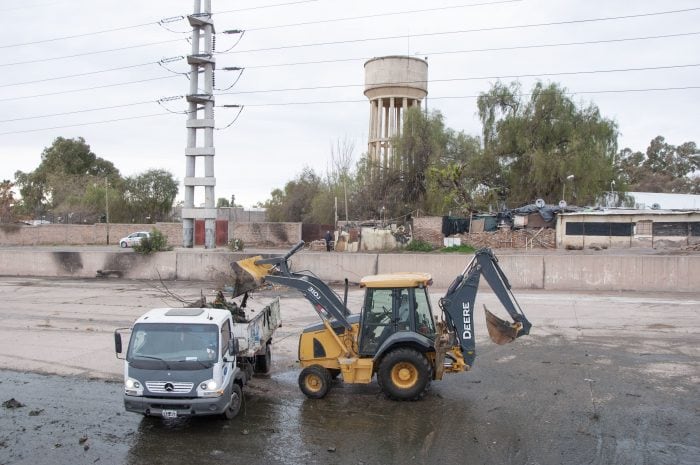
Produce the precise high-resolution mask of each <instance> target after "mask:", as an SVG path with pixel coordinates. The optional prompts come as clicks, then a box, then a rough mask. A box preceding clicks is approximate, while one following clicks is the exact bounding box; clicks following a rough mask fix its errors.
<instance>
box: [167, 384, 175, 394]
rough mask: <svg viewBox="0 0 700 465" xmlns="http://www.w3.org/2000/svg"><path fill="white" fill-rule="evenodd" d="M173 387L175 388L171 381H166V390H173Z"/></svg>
mask: <svg viewBox="0 0 700 465" xmlns="http://www.w3.org/2000/svg"><path fill="white" fill-rule="evenodd" d="M173 389H175V386H173V385H172V384H171V383H165V390H166V391H168V392H173Z"/></svg>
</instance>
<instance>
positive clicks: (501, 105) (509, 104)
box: [477, 82, 618, 206]
mask: <svg viewBox="0 0 700 465" xmlns="http://www.w3.org/2000/svg"><path fill="white" fill-rule="evenodd" d="M477 105H478V109H479V117H480V119H481V122H482V125H483V134H484V151H485V157H486V158H485V159H486V160H488V159H489V157H493V158H495V159H496V160H497V161H498V164H499V165H500V167H501V169H502V177H503V178H502V179H503V181H504V182H503V184H502V185H500V186H497V189H500V190H502V191H505V192H502V193H503V194H505V195H507V198H508V201H509V203H510V206H517V205H521V204H526V203H531V202H533V201H534V200H535V199H537V198H544V199H545V200H546V201H548V202H550V203H556V202H557V201H558V200H559V198H560V197H561V195H562V191H563V189H564V186H565V185H566V186H567V190H568V189H570V192H571V193H572V194H571V197H570V198H572V199H573V201H574V202H576V203H579V204H586V203H592V202H594V201H595V200H596V199H597V198H598V197H599V196H600V193H601V192H603V191H605V190H608V189H607V186H609V185H610V182H611V181H613V180H615V179H616V176H617V173H616V169H615V158H616V157H615V156H616V151H617V135H618V133H617V126H616V124H615V123H614V122H613V121H611V120H609V119H606V118H604V117H602V116H601V114H600V111H599V110H598V108H597V107H596V106H595V105H593V104H592V103H591V104H589V105H588V106H585V107H584V106H578V105H576V103H574V102H573V101H572V100H571V99H570V98H569V97H568V96H567V95H566V89H564V88H561V87H559V86H558V85H557V84H549V85H545V84H543V83H541V82H539V83H537V84H535V86H534V87H533V89H532V91H531V93H530V98H529V99H527V100H524V98H523V95H521V94H519V86H518V85H517V84H511V85H510V86H505V85H503V84H501V83H498V84H496V85H494V86H493V87H492V89H491V90H490V91H489V92H486V93H484V94H482V95H480V96H479V99H478V102H477ZM572 176H573V177H572ZM567 180H568V181H567ZM565 183H566V184H565ZM567 197H568V196H567Z"/></svg>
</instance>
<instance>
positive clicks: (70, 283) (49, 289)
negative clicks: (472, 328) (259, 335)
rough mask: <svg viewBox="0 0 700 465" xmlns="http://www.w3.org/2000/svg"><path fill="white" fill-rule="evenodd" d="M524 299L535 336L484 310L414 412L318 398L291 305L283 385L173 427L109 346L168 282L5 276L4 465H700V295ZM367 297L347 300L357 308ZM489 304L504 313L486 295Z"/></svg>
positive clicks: (347, 398)
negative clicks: (301, 376)
mask: <svg viewBox="0 0 700 465" xmlns="http://www.w3.org/2000/svg"><path fill="white" fill-rule="evenodd" d="M166 285H167V286H168V292H170V293H171V294H176V295H177V296H179V297H181V298H183V299H184V300H194V299H196V298H198V297H199V295H200V292H204V293H205V294H207V295H211V292H210V291H211V290H210V289H208V288H206V285H203V284H201V283H166ZM440 294H441V291H440V290H434V291H433V295H434V296H435V298H436V299H437V296H439V295H440ZM268 297H270V295H269V294H264V293H263V294H259V295H257V296H256V298H258V299H261V300H264V299H266V298H268ZM517 297H518V300H519V302H520V303H521V305H522V307H523V309H524V310H525V312H526V314H527V315H528V317H529V318H530V320H531V321H532V322H533V324H534V327H533V331H532V333H531V336H529V337H526V338H525V337H524V338H520V339H518V341H516V342H514V343H513V344H509V345H506V346H495V345H493V344H491V343H490V342H487V339H486V338H485V337H484V336H483V335H484V334H485V328H484V322H483V315H481V314H479V315H478V316H477V319H476V330H477V332H478V335H477V342H478V346H477V350H478V358H477V362H476V365H475V367H474V369H473V370H472V371H471V372H469V373H464V374H460V375H452V376H449V377H447V378H446V379H445V380H443V381H440V382H434V383H433V384H432V386H431V388H430V391H429V393H428V395H427V396H426V397H425V398H424V399H423V400H421V401H419V402H410V403H402V402H392V401H389V400H386V399H385V398H384V397H383V396H382V395H381V393H380V391H379V387H378V386H377V385H376V383H372V384H370V385H366V386H351V385H343V384H342V383H338V384H336V385H334V386H333V388H332V390H331V392H330V394H329V395H328V396H327V397H326V398H325V399H323V400H319V401H312V400H308V399H306V398H305V397H304V396H303V395H302V394H301V393H300V392H299V390H298V388H297V380H296V379H297V375H298V369H297V366H296V363H295V359H294V358H295V353H296V338H297V335H298V332H299V330H300V328H301V327H303V326H304V325H306V324H308V323H312V322H316V317H315V314H314V313H313V310H312V309H311V308H310V306H309V305H308V304H306V303H305V301H303V300H302V299H300V298H298V297H296V296H294V295H293V294H285V295H283V296H282V311H283V319H284V326H283V328H281V330H280V331H279V332H278V333H277V336H276V339H275V343H274V345H273V351H274V355H273V372H272V375H271V377H269V378H258V379H254V380H253V381H252V382H251V384H250V385H249V386H248V387H247V389H246V391H245V406H244V410H243V411H242V412H241V414H240V415H239V417H237V418H236V419H234V420H233V421H229V422H227V421H225V420H220V419H214V418H197V419H178V420H175V421H165V420H160V419H152V418H142V417H140V416H138V415H135V414H128V413H125V412H124V411H123V406H122V404H121V393H122V386H121V381H120V376H121V365H120V362H119V361H118V360H116V359H115V357H114V354H113V348H112V337H111V333H112V331H113V330H114V328H116V327H119V326H128V324H129V323H130V322H131V321H133V319H135V318H136V317H137V316H138V315H140V314H141V313H143V312H145V311H146V310H147V309H149V308H152V307H157V306H164V305H175V304H176V303H177V302H176V301H175V300H174V299H173V298H172V297H170V298H168V297H167V296H166V294H165V291H164V290H163V289H162V288H161V289H156V288H154V287H153V286H152V285H151V284H148V283H138V282H129V281H117V280H115V281H112V280H108V281H99V280H52V279H5V280H4V281H3V282H2V283H0V302H2V303H0V370H1V371H0V373H1V374H0V401H1V402H2V403H3V405H2V407H0V412H1V414H0V464H3V465H9V464H25V463H26V464H64V463H65V464H68V463H71V464H80V463H86V464H87V463H101V464H105V463H107V464H112V463H113V464H122V463H129V464H146V463H148V464H159V463H162V464H169V465H172V464H185V463H187V464H192V463H212V464H217V463H234V462H235V463H248V464H301V463H310V464H406V463H417V464H424V463H428V464H432V463H435V464H437V463H440V464H451V463H455V464H456V463H459V464H464V463H470V464H482V463H483V464H487V463H488V464H492V463H509V464H527V465H534V464H562V463H571V464H649V465H657V464H697V463H700V446H699V445H698V440H697V438H698V437H700V421H699V420H700V402H699V401H698V399H700V396H699V395H698V394H700V392H699V391H700V389H699V388H698V386H699V384H700V366H699V363H698V355H699V354H700V347H699V346H698V340H699V339H698V335H699V333H700V331H699V328H700V324H699V323H698V316H699V315H698V314H699V313H700V294H683V295H658V294H655V295H639V294H629V293H616V294H594V293H576V294H564V293H551V292H542V291H525V292H518V293H517ZM360 301H361V293H360V291H353V292H351V295H350V305H351V307H357V306H358V305H359V302H360ZM482 303H484V304H486V305H488V306H489V308H490V309H491V310H494V311H498V309H499V306H498V304H497V301H496V299H495V297H494V296H493V295H492V294H490V293H488V292H483V293H481V294H480V295H479V297H478V298H477V304H478V305H479V307H480V305H481V304H482Z"/></svg>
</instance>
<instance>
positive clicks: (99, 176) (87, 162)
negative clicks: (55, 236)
mask: <svg viewBox="0 0 700 465" xmlns="http://www.w3.org/2000/svg"><path fill="white" fill-rule="evenodd" d="M105 179H107V180H108V181H109V182H112V183H114V184H116V183H118V182H119V181H120V180H121V177H120V175H119V170H117V169H116V168H115V167H114V165H113V164H112V162H110V161H107V160H104V159H102V158H100V157H98V156H97V155H95V154H94V153H93V152H92V151H91V150H90V146H89V145H88V144H86V143H85V139H83V138H82V137H79V138H78V139H65V138H63V137H58V138H56V139H55V140H54V141H53V144H52V145H51V146H50V147H46V148H45V149H44V150H43V152H42V154H41V163H40V164H39V166H38V167H37V168H36V169H35V170H34V171H30V172H28V173H24V172H22V171H17V172H16V173H15V180H16V183H17V186H19V188H20V194H21V196H22V204H21V208H22V210H23V211H24V213H25V214H38V213H39V212H43V211H46V210H53V211H54V213H56V214H58V215H61V214H67V213H71V212H77V211H80V212H81V214H90V215H97V214H98V212H100V211H102V210H103V209H102V208H97V207H95V206H94V205H89V204H86V203H85V202H84V200H83V199H84V198H85V194H86V191H87V189H88V188H89V187H90V186H92V185H95V184H97V183H104V180H105ZM95 208H97V210H95Z"/></svg>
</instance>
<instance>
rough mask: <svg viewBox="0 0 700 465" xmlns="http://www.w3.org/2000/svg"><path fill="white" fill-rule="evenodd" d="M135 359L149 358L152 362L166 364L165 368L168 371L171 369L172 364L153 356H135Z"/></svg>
mask: <svg viewBox="0 0 700 465" xmlns="http://www.w3.org/2000/svg"><path fill="white" fill-rule="evenodd" d="M134 357H136V358H148V359H151V360H158V361H159V362H163V364H165V368H167V369H168V370H169V369H170V364H169V363H168V362H167V361H166V360H163V359H162V358H160V357H154V356H152V355H142V354H134Z"/></svg>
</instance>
